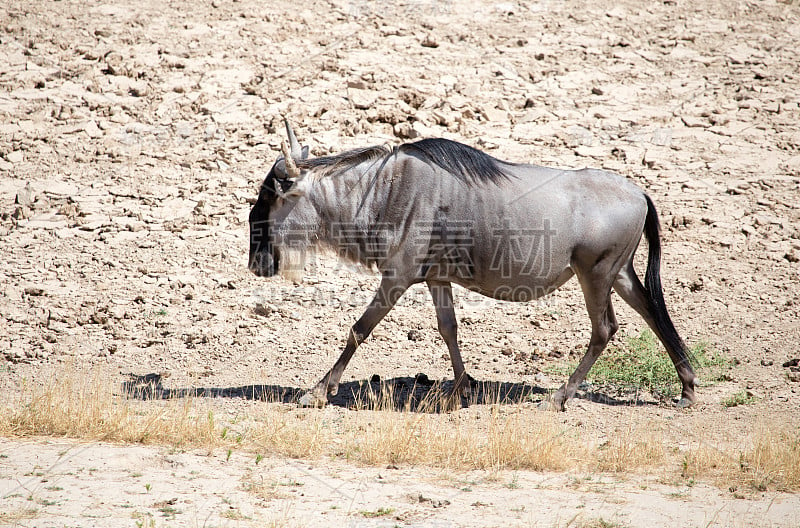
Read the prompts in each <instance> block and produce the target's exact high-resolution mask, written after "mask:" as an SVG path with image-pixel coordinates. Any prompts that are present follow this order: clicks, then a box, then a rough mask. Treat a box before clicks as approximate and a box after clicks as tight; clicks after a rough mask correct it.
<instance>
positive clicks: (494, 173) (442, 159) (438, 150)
mask: <svg viewBox="0 0 800 528" xmlns="http://www.w3.org/2000/svg"><path fill="white" fill-rule="evenodd" d="M398 149H399V150H401V151H404V152H406V153H412V152H413V153H416V154H418V155H419V156H420V157H421V158H422V159H423V160H424V161H426V162H428V163H432V164H433V165H436V166H437V167H439V168H441V169H442V170H444V171H445V172H447V173H448V174H451V175H453V176H454V177H455V178H458V179H459V180H461V181H462V182H464V183H466V184H468V185H473V184H476V183H480V182H491V183H500V182H501V181H502V180H505V179H508V177H509V175H508V173H506V172H505V171H504V170H503V167H502V164H506V165H510V164H509V163H507V162H504V161H500V160H498V159H497V158H494V157H492V156H490V155H488V154H486V153H484V152H481V151H480V150H477V149H474V148H472V147H469V146H467V145H464V144H462V143H458V142H455V141H451V140H449V139H442V138H436V139H422V140H420V141H416V142H414V143H406V144H404V145H401V146H400V147H399V148H398ZM396 150H397V149H393V148H392V147H389V146H386V145H378V146H373V147H364V148H358V149H353V150H348V151H345V152H342V153H341V154H334V155H331V156H320V157H318V158H309V159H302V160H295V163H296V164H297V167H298V168H299V169H305V170H309V169H317V170H318V171H319V174H320V175H321V176H328V175H331V174H335V173H337V172H340V171H344V170H347V169H350V168H352V167H354V166H356V165H358V164H359V163H363V162H365V161H371V160H376V159H380V158H383V159H386V157H388V156H390V155H392V154H393V153H394V152H395V151H396Z"/></svg>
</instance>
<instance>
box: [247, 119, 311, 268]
mask: <svg viewBox="0 0 800 528" xmlns="http://www.w3.org/2000/svg"><path fill="white" fill-rule="evenodd" d="M286 133H287V134H288V136H289V146H287V145H286V143H285V142H284V143H283V145H282V149H283V156H281V157H280V158H278V160H277V161H276V162H275V163H274V164H273V165H272V169H270V171H269V174H267V177H266V179H265V180H264V183H263V184H262V185H261V190H260V191H259V193H258V199H257V200H256V203H255V204H254V205H253V208H252V209H251V210H250V259H249V268H250V271H252V272H253V273H255V274H256V275H258V276H259V277H271V276H272V275H275V274H276V273H278V272H290V273H291V272H292V271H294V272H297V271H298V270H296V269H288V268H291V267H293V266H296V265H297V263H296V262H292V263H290V264H291V265H290V266H286V264H287V263H286V262H283V263H282V261H285V260H289V257H290V254H291V253H292V252H293V251H292V250H293V249H299V250H301V251H302V249H303V248H298V247H297V245H298V244H297V242H302V241H303V240H308V233H307V230H308V223H307V222H306V223H304V221H303V220H304V216H307V215H304V214H303V211H302V209H307V208H308V204H306V205H305V207H303V206H301V207H300V208H299V209H300V210H298V207H297V205H298V201H299V199H300V198H302V196H303V194H304V192H303V187H304V186H303V185H302V183H303V182H302V181H301V174H300V170H299V169H298V168H297V166H296V165H295V160H304V159H306V158H308V147H302V148H301V147H300V144H299V143H298V141H297V137H296V136H295V134H294V132H293V131H292V128H291V126H290V125H289V123H288V121H287V122H286ZM300 271H302V270H300Z"/></svg>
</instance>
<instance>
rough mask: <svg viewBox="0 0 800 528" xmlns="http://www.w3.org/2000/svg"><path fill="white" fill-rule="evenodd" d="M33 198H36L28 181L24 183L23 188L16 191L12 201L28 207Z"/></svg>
mask: <svg viewBox="0 0 800 528" xmlns="http://www.w3.org/2000/svg"><path fill="white" fill-rule="evenodd" d="M34 200H36V196H35V195H34V194H33V189H32V188H31V184H30V182H29V183H26V184H25V188H24V189H22V190H21V191H19V192H18V193H17V196H16V198H15V199H14V203H15V204H17V205H20V206H22V207H30V205H31V204H32V203H33V202H34Z"/></svg>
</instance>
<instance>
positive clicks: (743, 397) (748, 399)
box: [721, 390, 756, 407]
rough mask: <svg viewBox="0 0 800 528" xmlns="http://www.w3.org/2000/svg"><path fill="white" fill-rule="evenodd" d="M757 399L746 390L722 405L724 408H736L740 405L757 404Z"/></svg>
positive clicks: (726, 399)
mask: <svg viewBox="0 0 800 528" xmlns="http://www.w3.org/2000/svg"><path fill="white" fill-rule="evenodd" d="M755 401H756V397H755V396H753V393H751V392H748V391H746V390H740V391H739V392H736V393H734V394H731V395H730V396H728V397H727V398H725V399H724V400H722V402H721V403H722V405H723V406H724V407H736V406H738V405H749V404H751V403H755Z"/></svg>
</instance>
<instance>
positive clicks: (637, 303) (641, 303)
mask: <svg viewBox="0 0 800 528" xmlns="http://www.w3.org/2000/svg"><path fill="white" fill-rule="evenodd" d="M614 290H615V291H616V292H617V293H618V294H619V296H620V297H622V299H623V300H624V301H625V302H626V303H628V304H629V305H630V306H631V307H632V308H633V309H634V310H636V311H637V312H638V313H639V315H641V316H642V318H643V319H644V320H645V322H646V323H647V325H648V326H649V327H650V329H651V330H652V331H653V332H654V333H655V334H656V336H657V337H658V339H659V340H660V341H661V343H662V344H663V345H664V348H666V349H667V353H668V354H669V357H670V359H672V363H673V364H674V365H675V370H676V371H677V372H678V378H680V380H681V385H682V390H681V399H680V400H679V401H678V407H688V406H690V405H692V403H694V401H695V394H694V385H695V375H694V370H692V365H691V364H690V363H689V360H688V355H687V353H686V345H685V344H684V343H683V341H682V340H681V338H680V336H678V332H677V331H676V330H675V327H674V325H673V324H672V321H671V320H670V319H669V316H668V315H667V316H665V317H664V316H662V319H661V320H662V323H661V324H662V326H663V328H664V330H663V331H662V330H661V329H659V325H658V324H656V318H655V313H654V312H655V310H659V308H657V307H655V306H654V303H653V302H651V301H650V300H649V295H648V292H647V290H646V289H645V287H644V286H643V285H642V282H641V281H640V280H639V277H638V276H637V275H636V271H635V270H634V269H633V263H632V262H628V264H627V265H626V266H623V267H622V269H621V270H620V272H619V274H618V275H617V280H616V282H614ZM660 309H662V310H664V312H666V308H664V307H663V306H662V307H661V308H660Z"/></svg>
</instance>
